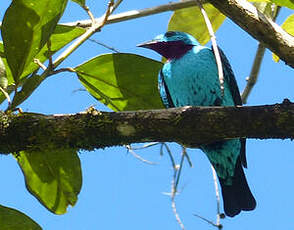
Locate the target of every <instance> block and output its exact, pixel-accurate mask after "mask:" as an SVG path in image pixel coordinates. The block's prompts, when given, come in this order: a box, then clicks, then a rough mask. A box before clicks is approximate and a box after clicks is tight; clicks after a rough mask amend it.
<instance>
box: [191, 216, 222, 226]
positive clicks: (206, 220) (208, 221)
mask: <svg viewBox="0 0 294 230" xmlns="http://www.w3.org/2000/svg"><path fill="white" fill-rule="evenodd" d="M193 215H194V216H196V217H198V218H200V219H201V220H204V221H205V222H207V223H209V224H211V225H213V226H214V227H217V228H218V229H222V225H221V227H220V226H219V225H217V224H215V223H213V221H211V220H208V219H206V218H204V217H202V216H199V215H197V214H195V213H194V214H193Z"/></svg>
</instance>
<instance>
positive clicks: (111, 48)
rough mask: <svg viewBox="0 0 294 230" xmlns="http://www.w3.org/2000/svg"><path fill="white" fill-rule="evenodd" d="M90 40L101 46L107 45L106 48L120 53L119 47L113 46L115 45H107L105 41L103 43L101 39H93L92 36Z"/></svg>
mask: <svg viewBox="0 0 294 230" xmlns="http://www.w3.org/2000/svg"><path fill="white" fill-rule="evenodd" d="M89 41H91V42H94V43H96V44H98V45H100V46H103V47H105V48H106V49H109V50H111V51H113V52H115V53H119V51H118V50H117V49H115V48H113V47H111V46H108V45H106V44H104V43H102V42H99V41H97V40H95V39H91V38H89Z"/></svg>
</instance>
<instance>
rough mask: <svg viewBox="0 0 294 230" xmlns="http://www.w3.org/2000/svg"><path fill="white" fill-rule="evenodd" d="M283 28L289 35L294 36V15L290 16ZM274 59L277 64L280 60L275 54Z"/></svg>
mask: <svg viewBox="0 0 294 230" xmlns="http://www.w3.org/2000/svg"><path fill="white" fill-rule="evenodd" d="M281 27H282V28H283V29H284V30H285V31H286V32H287V33H289V34H291V35H292V36H294V14H292V15H290V16H289V17H288V18H287V19H286V21H285V22H284V23H283V24H282V25H281ZM273 59H274V61H275V62H278V61H279V60H280V58H279V57H278V56H277V55H276V54H274V53H273Z"/></svg>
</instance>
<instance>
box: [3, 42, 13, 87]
mask: <svg viewBox="0 0 294 230" xmlns="http://www.w3.org/2000/svg"><path fill="white" fill-rule="evenodd" d="M0 57H1V59H2V61H3V64H4V66H5V70H6V77H7V80H8V85H11V84H13V83H14V80H13V77H12V73H11V70H10V68H9V66H8V63H7V60H6V57H5V54H4V45H3V43H0Z"/></svg>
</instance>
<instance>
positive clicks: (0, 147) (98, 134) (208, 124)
mask: <svg viewBox="0 0 294 230" xmlns="http://www.w3.org/2000/svg"><path fill="white" fill-rule="evenodd" d="M237 137H247V138H260V139H265V138H280V139H284V138H294V104H292V103H290V102H289V101H288V100H285V101H284V102H283V103H282V104H275V105H264V106H248V107H241V106H240V107H189V106H188V107H182V108H174V109H168V110H150V111H136V112H119V113H115V112H100V111H97V110H95V109H91V110H89V111H87V112H82V113H78V114H68V115H42V114H35V113H22V114H18V115H14V114H9V115H7V114H4V113H1V114H0V152H2V153H10V152H16V151H20V150H41V149H44V148H49V147H50V148H68V147H70V148H75V149H85V150H93V149H95V148H104V147H110V146H116V145H124V144H130V143H139V142H153V141H159V142H178V143H182V144H185V145H187V146H190V147H197V146H199V145H200V144H204V143H210V142H214V141H217V140H224V139H229V138H237Z"/></svg>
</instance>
